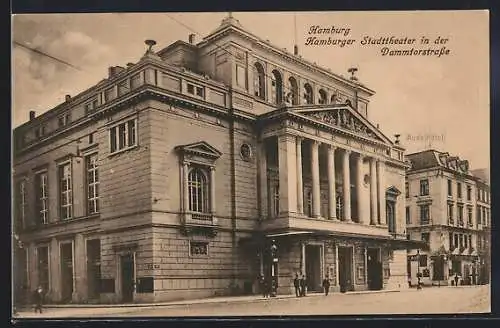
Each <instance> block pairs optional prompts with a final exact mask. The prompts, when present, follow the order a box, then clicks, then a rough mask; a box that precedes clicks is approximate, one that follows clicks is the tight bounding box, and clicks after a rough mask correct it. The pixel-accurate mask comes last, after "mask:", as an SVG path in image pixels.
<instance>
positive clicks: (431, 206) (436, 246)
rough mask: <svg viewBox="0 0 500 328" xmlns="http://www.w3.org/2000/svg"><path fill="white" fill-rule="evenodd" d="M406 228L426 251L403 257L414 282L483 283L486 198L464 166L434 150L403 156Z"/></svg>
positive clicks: (481, 183)
mask: <svg viewBox="0 0 500 328" xmlns="http://www.w3.org/2000/svg"><path fill="white" fill-rule="evenodd" d="M407 158H408V159H409V160H410V162H411V164H412V166H411V169H409V170H408V171H407V182H406V188H405V191H406V204H407V207H406V224H407V230H408V233H409V235H410V238H412V239H421V240H422V241H425V242H427V243H428V244H429V246H430V249H429V250H428V251H424V252H420V253H419V254H417V253H416V250H413V251H411V252H410V253H409V255H408V264H407V265H408V272H409V273H410V275H411V278H412V281H413V282H414V283H416V281H417V275H418V274H421V275H422V282H423V283H424V284H429V285H431V284H434V285H438V284H441V285H443V284H451V283H452V280H453V278H454V277H455V275H457V276H458V277H459V283H460V284H462V283H463V284H480V283H486V282H488V279H487V277H489V273H488V272H489V268H488V263H490V255H489V253H488V251H487V246H488V245H489V243H488V242H489V235H488V233H489V232H488V231H489V230H488V227H489V226H490V207H489V204H490V193H489V187H488V185H487V183H486V182H485V181H484V180H482V178H481V177H480V176H478V175H475V174H473V173H472V171H471V170H470V168H469V162H468V161H467V160H462V159H460V158H459V157H458V156H453V155H450V154H449V153H444V152H439V151H436V150H426V151H422V152H418V153H414V154H409V155H407Z"/></svg>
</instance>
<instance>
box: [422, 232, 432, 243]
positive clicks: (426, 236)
mask: <svg viewBox="0 0 500 328" xmlns="http://www.w3.org/2000/svg"><path fill="white" fill-rule="evenodd" d="M430 238H431V237H430V234H429V233H428V232H422V236H421V240H422V241H423V242H426V243H428V242H429V241H430Z"/></svg>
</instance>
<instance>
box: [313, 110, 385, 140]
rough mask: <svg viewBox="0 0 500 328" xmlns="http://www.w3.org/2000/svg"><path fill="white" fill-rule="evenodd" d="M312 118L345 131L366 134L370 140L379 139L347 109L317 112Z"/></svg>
mask: <svg viewBox="0 0 500 328" xmlns="http://www.w3.org/2000/svg"><path fill="white" fill-rule="evenodd" d="M310 117H313V118H315V119H317V120H320V121H322V122H324V123H327V124H330V125H335V126H338V127H341V128H344V129H348V130H351V131H354V132H357V133H361V134H364V135H366V136H368V137H370V138H374V139H378V138H377V136H376V134H375V133H374V132H373V131H372V130H371V129H369V128H368V127H367V126H366V125H365V124H364V123H363V122H361V120H359V119H358V118H357V117H355V116H354V115H353V114H352V113H351V112H350V111H349V110H348V109H346V108H337V109H331V110H328V111H325V112H317V113H314V114H311V115H310Z"/></svg>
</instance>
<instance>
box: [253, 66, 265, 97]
mask: <svg viewBox="0 0 500 328" xmlns="http://www.w3.org/2000/svg"><path fill="white" fill-rule="evenodd" d="M253 68H254V69H253V88H254V92H255V96H257V97H259V98H260V99H265V98H266V79H265V74H264V67H262V65H261V64H260V63H255V65H254V67H253Z"/></svg>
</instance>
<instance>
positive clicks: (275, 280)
mask: <svg viewBox="0 0 500 328" xmlns="http://www.w3.org/2000/svg"><path fill="white" fill-rule="evenodd" d="M277 252H278V246H276V241H275V240H274V239H273V240H272V241H271V261H272V262H271V297H276V294H277V290H278V278H277V275H276V271H277V267H278V254H277Z"/></svg>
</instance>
